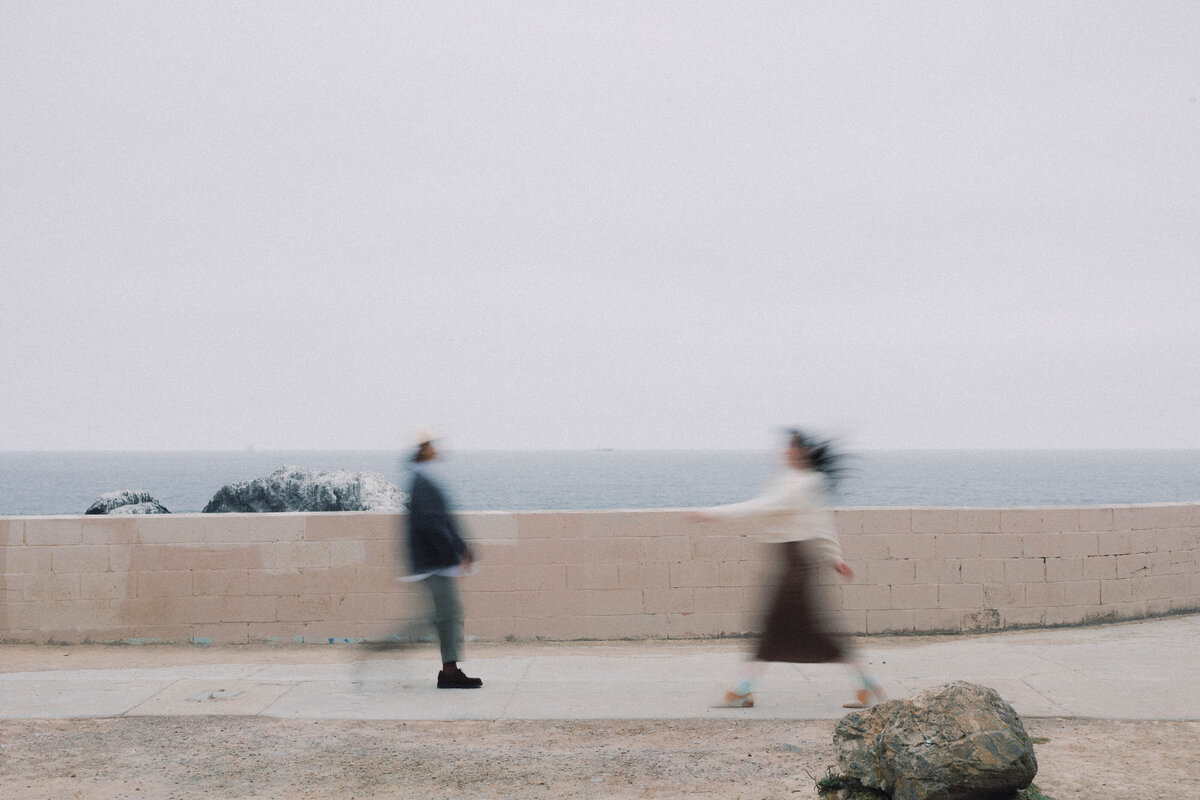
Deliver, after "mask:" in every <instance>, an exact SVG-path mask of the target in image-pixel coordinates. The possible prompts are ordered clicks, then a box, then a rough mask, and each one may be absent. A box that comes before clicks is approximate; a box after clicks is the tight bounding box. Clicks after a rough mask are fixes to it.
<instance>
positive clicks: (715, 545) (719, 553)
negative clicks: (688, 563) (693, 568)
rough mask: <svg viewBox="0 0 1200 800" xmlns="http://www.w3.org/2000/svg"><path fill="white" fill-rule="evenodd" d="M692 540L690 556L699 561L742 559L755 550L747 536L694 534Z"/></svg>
mask: <svg viewBox="0 0 1200 800" xmlns="http://www.w3.org/2000/svg"><path fill="white" fill-rule="evenodd" d="M691 541H692V552H691V554H690V558H691V559H693V560H697V561H741V560H743V559H745V558H746V557H747V556H748V555H750V553H751V551H752V550H753V548H751V547H749V546H748V545H747V540H746V537H745V536H693V537H691ZM672 560H675V559H672Z"/></svg>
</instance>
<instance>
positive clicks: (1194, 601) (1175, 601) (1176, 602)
mask: <svg viewBox="0 0 1200 800" xmlns="http://www.w3.org/2000/svg"><path fill="white" fill-rule="evenodd" d="M1197 611H1200V595H1192V596H1190V597H1172V598H1171V613H1172V614H1184V613H1188V614H1190V613H1193V612H1197Z"/></svg>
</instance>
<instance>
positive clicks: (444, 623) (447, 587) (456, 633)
mask: <svg viewBox="0 0 1200 800" xmlns="http://www.w3.org/2000/svg"><path fill="white" fill-rule="evenodd" d="M426 583H428V585H429V592H430V595H431V596H432V597H433V624H434V626H435V627H436V628H437V633H438V646H439V647H440V648H441V652H442V670H441V672H439V673H438V688H439V689H478V688H479V687H480V686H482V685H483V681H482V680H480V679H479V678H470V677H468V676H467V675H466V674H464V673H463V671H462V670H461V669H459V668H458V659H459V652H460V645H461V643H462V630H463V610H462V602H461V601H460V600H459V597H458V587H456V586H455V585H454V579H453V578H447V577H444V576H442V575H432V576H430V577H429V578H426Z"/></svg>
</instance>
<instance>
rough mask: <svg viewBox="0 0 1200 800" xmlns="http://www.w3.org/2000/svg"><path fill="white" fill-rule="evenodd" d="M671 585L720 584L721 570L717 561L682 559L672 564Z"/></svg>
mask: <svg viewBox="0 0 1200 800" xmlns="http://www.w3.org/2000/svg"><path fill="white" fill-rule="evenodd" d="M670 570H671V586H673V587H676V588H678V587H692V586H720V585H721V570H720V566H719V564H718V563H717V562H716V561H682V562H679V563H674V564H671V565H670Z"/></svg>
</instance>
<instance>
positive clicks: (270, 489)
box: [204, 466, 405, 514]
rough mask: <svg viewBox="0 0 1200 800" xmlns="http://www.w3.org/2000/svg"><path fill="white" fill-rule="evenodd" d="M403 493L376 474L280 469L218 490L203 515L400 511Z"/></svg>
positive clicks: (300, 468) (303, 468) (301, 468)
mask: <svg viewBox="0 0 1200 800" xmlns="http://www.w3.org/2000/svg"><path fill="white" fill-rule="evenodd" d="M404 499H405V498H404V493H403V492H401V491H400V490H399V489H398V488H396V486H395V485H393V484H392V483H390V482H389V481H388V480H387V479H386V478H384V477H383V476H382V475H380V474H379V473H378V472H351V471H350V470H345V469H338V470H332V471H329V472H323V471H314V470H311V469H307V468H305V467H287V466H285V467H280V468H279V469H277V470H275V471H274V472H273V473H271V474H270V475H268V476H267V477H265V478H255V479H254V480H250V481H243V482H241V483H231V484H229V485H227V486H223V487H221V489H220V491H218V492H217V493H216V494H215V495H213V498H212V500H209V501H208V505H206V506H205V507H204V513H205V514H214V513H228V512H263V511H400V510H402V509H403V508H404Z"/></svg>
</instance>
